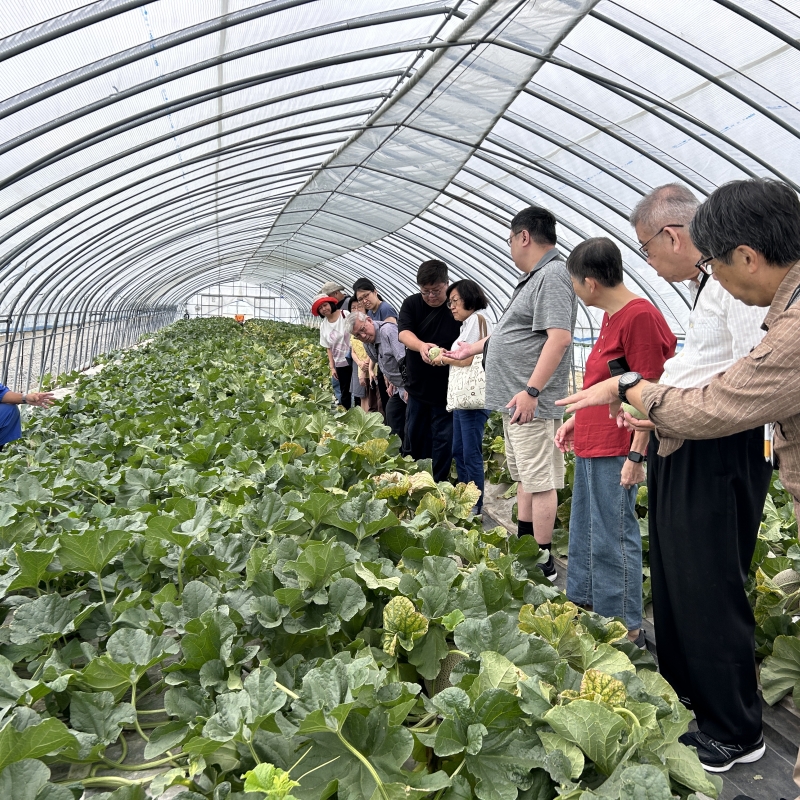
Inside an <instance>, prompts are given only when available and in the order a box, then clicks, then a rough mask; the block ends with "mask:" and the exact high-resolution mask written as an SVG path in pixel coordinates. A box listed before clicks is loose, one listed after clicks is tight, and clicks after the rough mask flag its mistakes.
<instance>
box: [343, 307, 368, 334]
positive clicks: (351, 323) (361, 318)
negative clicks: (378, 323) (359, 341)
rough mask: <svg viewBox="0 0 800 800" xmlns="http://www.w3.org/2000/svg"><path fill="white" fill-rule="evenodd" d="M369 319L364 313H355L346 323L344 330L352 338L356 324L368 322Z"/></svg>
mask: <svg viewBox="0 0 800 800" xmlns="http://www.w3.org/2000/svg"><path fill="white" fill-rule="evenodd" d="M368 319H369V317H368V316H367V315H366V314H365V313H364V312H363V311H353V312H352V313H351V314H350V315H349V316H348V317H347V319H346V320H345V321H344V329H345V330H346V331H347V333H348V334H349V335H350V336H352V335H353V328H355V326H356V322H366V321H367V320H368Z"/></svg>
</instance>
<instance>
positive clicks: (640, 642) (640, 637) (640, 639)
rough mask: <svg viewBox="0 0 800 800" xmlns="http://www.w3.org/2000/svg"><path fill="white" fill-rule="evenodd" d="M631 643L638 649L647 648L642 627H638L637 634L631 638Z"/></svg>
mask: <svg viewBox="0 0 800 800" xmlns="http://www.w3.org/2000/svg"><path fill="white" fill-rule="evenodd" d="M630 641H631V644H635V645H636V646H637V647H638V648H639V649H640V650H647V639H645V636H644V628H639V635H638V636H637V637H636V638H635V639H631V640H630Z"/></svg>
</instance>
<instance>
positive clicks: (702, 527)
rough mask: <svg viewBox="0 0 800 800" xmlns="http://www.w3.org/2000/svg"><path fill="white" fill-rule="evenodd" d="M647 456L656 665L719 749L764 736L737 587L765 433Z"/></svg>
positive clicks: (756, 509)
mask: <svg viewBox="0 0 800 800" xmlns="http://www.w3.org/2000/svg"><path fill="white" fill-rule="evenodd" d="M657 450H658V440H657V439H656V438H655V436H654V435H653V436H651V437H650V447H649V449H648V453H649V456H648V462H649V465H648V476H647V486H648V500H649V530H650V570H651V576H652V586H653V613H654V616H655V626H656V642H657V648H658V666H659V670H660V671H661V674H662V675H663V676H664V678H666V680H667V681H669V683H670V684H671V685H672V688H673V689H675V691H676V692H677V694H678V695H679V696H680V697H687V698H689V700H691V703H692V707H693V710H694V712H695V716H696V717H697V725H698V727H699V728H700V730H701V731H702V732H703V733H705V734H707V735H708V736H711V737H712V738H713V739H716V740H717V741H720V742H723V743H726V744H743V745H748V744H752V743H753V742H755V741H756V740H757V739H758V737H759V735H760V734H761V702H760V700H759V698H758V695H757V693H756V690H757V680H756V662H755V652H754V648H755V642H754V631H755V620H754V619H753V612H752V610H751V608H750V603H749V602H748V600H747V595H746V594H745V591H744V583H745V581H746V579H747V573H748V571H749V569H750V562H751V560H752V558H753V550H754V549H755V544H756V536H757V534H758V529H759V525H760V523H761V515H762V511H763V508H764V498H765V497H766V494H767V489H768V488H769V481H770V477H771V475H772V466H771V465H770V464H769V463H768V462H765V461H764V437H763V428H757V429H755V430H750V431H744V432H743V433H737V434H734V435H733V436H726V437H723V438H721V439H708V440H705V441H686V442H684V443H683V445H682V446H681V448H680V449H679V450H677V451H676V452H674V453H673V454H672V455H670V456H667V457H666V458H661V457H660V456H658V455H657Z"/></svg>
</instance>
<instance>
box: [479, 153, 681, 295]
mask: <svg viewBox="0 0 800 800" xmlns="http://www.w3.org/2000/svg"><path fill="white" fill-rule="evenodd" d="M483 160H487V159H485V158H484V159H483ZM487 163H491V161H490V160H487ZM465 171H467V170H465ZM469 171H470V173H471V174H473V175H477V176H479V177H480V176H481V173H478V172H477V171H474V170H471V169H470V170H469ZM484 177H485V176H484ZM515 178H517V180H520V181H522V182H523V183H527V184H528V185H530V186H533V187H534V188H536V189H538V190H539V191H540V192H542V194H546V195H549V196H550V197H552V198H553V199H554V200H556V201H558V202H559V203H561V204H562V205H564V206H566V207H567V208H569V209H571V210H572V211H577V212H578V213H579V214H580V216H582V217H584V218H585V219H587V220H589V221H590V222H592V223H594V224H595V225H597V227H598V228H600V229H601V230H603V231H605V232H606V233H608V234H609V235H610V236H612V237H613V238H614V239H616V240H617V241H618V242H620V243H622V244H624V245H625V246H626V247H627V248H628V249H629V250H631V252H634V253H638V247H639V246H638V244H635V243H634V242H633V240H632V239H630V237H628V236H625V234H624V233H622V231H620V230H619V229H617V228H615V227H613V226H612V225H610V224H609V223H608V222H606V221H605V220H603V219H601V218H599V217H597V216H596V215H595V214H593V213H591V212H589V211H588V210H585V209H584V210H581V207H580V206H579V205H578V204H577V203H576V202H575V201H574V200H572V199H571V198H569V197H566V196H565V195H563V194H561V193H560V192H558V191H556V190H555V189H553V187H551V186H548V185H547V184H543V183H541V182H540V181H536V180H534V179H533V178H532V177H530V176H527V175H520V174H517V175H515ZM502 189H503V191H505V192H507V193H508V194H510V195H512V196H513V197H515V198H516V199H517V200H521V201H523V202H525V200H526V199H525V198H524V197H523V196H522V195H521V194H520V193H519V192H516V191H515V190H514V189H512V188H511V187H508V186H503V187H502ZM555 217H556V219H557V220H558V222H559V223H560V224H561V225H563V226H564V227H565V228H567V229H568V230H571V231H572V232H573V233H575V234H576V235H578V236H579V237H580V238H581V239H586V238H588V237H587V235H586V233H585V232H583V231H581V230H580V229H579V228H577V226H574V225H573V224H572V223H570V222H569V221H568V220H566V219H564V218H563V217H562V216H560V215H559V214H555ZM638 255H639V257H641V253H638ZM628 274H629V275H630V277H631V278H632V279H633V280H636V282H637V285H640V286H641V288H642V291H646V292H647V294H648V298H649V299H650V300H651V301H652V302H653V304H654V305H656V306H657V305H658V303H656V301H655V300H653V298H652V296H651V294H650V290H649V289H645V287H644V286H643V285H642V284H640V282H639V280H638V279H637V276H635V274H632V273H628ZM676 294H678V296H679V297H680V298H681V300H682V301H683V302H684V303H685V304H686V306H687V307H689V305H690V303H689V300H688V299H687V298H686V297H684V295H683V294H681V293H679V292H676Z"/></svg>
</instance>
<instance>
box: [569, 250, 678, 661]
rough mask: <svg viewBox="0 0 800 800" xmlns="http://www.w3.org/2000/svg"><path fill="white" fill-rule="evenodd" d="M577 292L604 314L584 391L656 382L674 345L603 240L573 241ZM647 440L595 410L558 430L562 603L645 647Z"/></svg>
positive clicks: (662, 321)
mask: <svg viewBox="0 0 800 800" xmlns="http://www.w3.org/2000/svg"><path fill="white" fill-rule="evenodd" d="M567 271H568V272H569V274H570V277H571V278H572V285H573V286H574V287H575V294H577V295H578V297H579V298H580V300H582V301H583V303H584V305H586V306H594V307H596V308H600V309H602V310H603V311H605V312H606V313H605V314H604V315H603V321H602V324H601V328H600V333H599V335H598V337H597V341H596V342H595V344H594V347H593V348H592V352H591V353H590V355H589V358H588V359H587V360H586V368H585V370H584V375H583V387H584V388H588V387H589V386H592V385H593V384H595V383H598V382H599V381H603V380H606V379H607V378H609V377H611V375H616V374H621V373H622V372H628V371H629V370H633V371H635V372H640V373H641V374H642V375H647V376H648V377H649V378H650V379H655V380H657V379H658V378H659V377H660V376H661V373H662V372H663V370H664V362H665V361H666V360H667V359H668V358H671V357H672V356H673V355H674V353H675V346H676V344H677V339H676V338H675V335H674V334H673V333H672V331H671V330H670V329H669V326H668V325H667V322H666V320H665V319H664V316H663V315H662V314H661V312H660V311H659V310H658V309H657V308H656V307H655V306H653V305H652V303H650V302H649V301H647V300H645V299H644V298H642V297H639V296H638V295H635V294H634V293H633V292H631V291H629V290H628V289H627V288H626V287H625V285H624V283H623V273H622V254H621V253H620V251H619V248H618V247H617V246H616V245H615V244H614V243H613V242H612V241H611V240H610V239H605V238H598V239H587V240H586V241H584V242H581V244H579V245H578V246H577V247H576V248H575V249H574V250H573V251H572V253H571V254H570V256H569V258H568V259H567ZM648 438H649V433H636V434H634V435H633V440H632V441H631V434H630V433H629V432H628V431H626V430H625V429H624V428H618V427H617V423H616V420H615V419H611V418H610V417H609V416H608V409H607V408H606V407H605V406H603V407H594V408H586V409H582V410H580V411H578V413H577V414H575V416H573V417H570V418H569V419H568V420H567V421H566V422H565V423H564V424H563V425H562V426H561V427H560V428H559V429H558V431H557V432H556V438H555V442H556V445H557V447H558V448H559V449H560V450H561V451H562V452H566V451H567V450H574V452H575V479H574V482H573V488H572V510H571V515H570V522H569V567H568V570H567V597H568V598H569V599H570V600H572V602H574V603H577V604H578V605H583V606H589V607H591V608H592V609H593V610H594V611H596V612H597V613H598V614H601V615H602V616H604V617H621V618H622V620H623V621H624V622H625V624H626V626H627V627H628V637H629V638H630V639H631V641H634V642H636V643H637V644H638V645H639V646H640V647H643V646H644V636H643V635H642V632H641V630H640V629H641V624H642V538H641V534H640V532H639V523H638V520H637V517H636V485H637V484H639V483H642V482H643V481H644V479H645V473H644V463H643V461H644V455H645V449H646V447H647V441H648Z"/></svg>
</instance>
